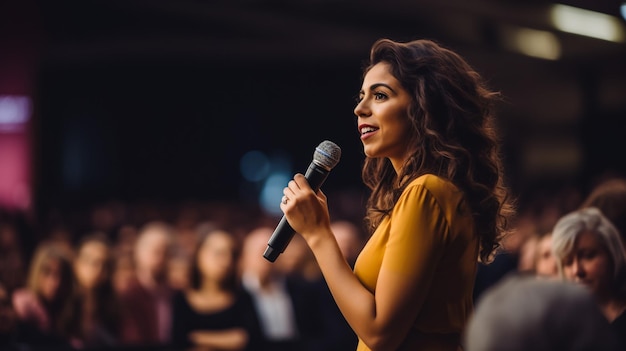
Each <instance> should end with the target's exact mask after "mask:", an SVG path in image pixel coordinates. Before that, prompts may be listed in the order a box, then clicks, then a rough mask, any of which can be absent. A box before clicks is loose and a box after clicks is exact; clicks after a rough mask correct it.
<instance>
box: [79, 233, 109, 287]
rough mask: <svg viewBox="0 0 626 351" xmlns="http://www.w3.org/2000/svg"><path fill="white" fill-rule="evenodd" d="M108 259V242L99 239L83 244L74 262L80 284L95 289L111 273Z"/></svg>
mask: <svg viewBox="0 0 626 351" xmlns="http://www.w3.org/2000/svg"><path fill="white" fill-rule="evenodd" d="M108 260H109V249H108V247H107V246H106V244H104V243H102V242H98V241H90V242H87V243H85V244H83V245H82V247H81V248H80V250H79V251H78V253H77V257H76V260H75V262H74V272H75V273H76V279H77V280H78V283H79V284H80V286H82V287H84V288H86V289H93V288H95V287H97V286H98V285H100V284H102V283H103V282H104V281H105V280H106V279H107V276H108V274H109V272H108V267H107V262H108Z"/></svg>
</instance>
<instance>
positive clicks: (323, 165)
mask: <svg viewBox="0 0 626 351" xmlns="http://www.w3.org/2000/svg"><path fill="white" fill-rule="evenodd" d="M340 157H341V148H340V147H339V146H337V145H336V144H335V143H333V142H332V141H328V140H325V141H323V142H322V143H321V144H319V145H318V146H317V147H316V148H315V152H314V153H313V161H312V162H311V164H310V165H309V168H308V169H307V171H306V174H305V175H304V177H305V178H306V180H307V182H308V183H309V185H310V186H311V188H312V189H313V191H314V192H317V191H318V190H319V188H320V186H322V183H324V181H325V180H326V177H327V176H328V173H329V172H330V170H331V169H333V167H335V166H336V165H337V163H338V162H339V158H340ZM294 234H295V230H293V228H291V226H290V225H289V223H288V222H287V218H285V216H284V215H283V218H282V219H281V220H280V222H279V223H278V226H276V230H274V233H273V234H272V236H271V237H270V239H269V241H268V242H267V248H266V249H265V252H264V253H263V257H265V259H267V260H268V261H270V262H274V261H276V259H277V258H278V255H280V254H281V253H283V251H285V248H286V247H287V245H289V242H290V241H291V238H293V235H294Z"/></svg>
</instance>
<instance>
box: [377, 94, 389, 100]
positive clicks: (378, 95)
mask: <svg viewBox="0 0 626 351" xmlns="http://www.w3.org/2000/svg"><path fill="white" fill-rule="evenodd" d="M374 98H375V99H376V100H384V99H386V98H387V95H385V94H383V93H374Z"/></svg>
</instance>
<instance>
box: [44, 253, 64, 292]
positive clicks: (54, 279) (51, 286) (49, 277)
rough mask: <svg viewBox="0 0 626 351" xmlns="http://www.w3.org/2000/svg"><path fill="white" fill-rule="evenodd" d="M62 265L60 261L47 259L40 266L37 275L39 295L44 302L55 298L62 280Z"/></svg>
mask: <svg viewBox="0 0 626 351" xmlns="http://www.w3.org/2000/svg"><path fill="white" fill-rule="evenodd" d="M62 274H63V272H62V263H61V261H60V259H57V258H48V259H46V260H45V261H44V262H43V263H42V265H41V272H40V275H39V289H38V293H39V295H40V296H41V297H42V298H43V299H45V300H46V301H52V300H54V299H55V298H56V297H57V296H56V295H57V292H58V291H59V287H60V285H61V280H62Z"/></svg>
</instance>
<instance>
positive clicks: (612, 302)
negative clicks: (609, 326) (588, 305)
mask: <svg viewBox="0 0 626 351" xmlns="http://www.w3.org/2000/svg"><path fill="white" fill-rule="evenodd" d="M598 303H599V305H600V310H601V311H602V313H603V314H604V316H605V317H606V319H608V321H609V322H613V321H614V320H615V319H616V318H617V317H619V316H620V315H621V314H622V313H624V311H625V310H626V298H619V297H616V296H607V297H604V298H600V299H598Z"/></svg>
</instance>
